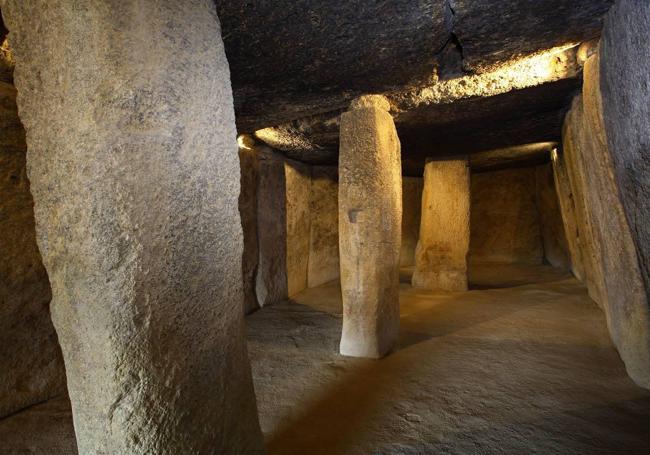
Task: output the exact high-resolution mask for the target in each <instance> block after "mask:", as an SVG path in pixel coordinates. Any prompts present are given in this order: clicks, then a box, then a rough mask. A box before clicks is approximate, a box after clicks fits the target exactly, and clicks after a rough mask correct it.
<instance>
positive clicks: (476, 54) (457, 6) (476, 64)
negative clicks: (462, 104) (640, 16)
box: [450, 0, 614, 71]
mask: <svg viewBox="0 0 650 455" xmlns="http://www.w3.org/2000/svg"><path fill="white" fill-rule="evenodd" d="M613 3H614V1H613V0H450V5H451V8H452V10H453V12H454V14H453V30H454V34H455V36H456V37H457V39H458V42H459V43H460V46H461V48H462V50H463V66H464V69H466V70H468V71H485V70H486V69H488V68H489V66H490V65H492V64H495V63H498V62H502V61H504V60H508V59H510V58H512V57H516V56H522V55H527V54H530V53H533V52H536V51H538V50H540V49H548V48H552V47H555V46H561V45H565V44H567V43H580V42H583V41H588V40H590V39H593V38H596V37H598V36H600V31H601V29H602V26H603V16H604V15H605V13H606V12H607V11H608V10H609V8H610V7H611V5H612V4H613Z"/></svg>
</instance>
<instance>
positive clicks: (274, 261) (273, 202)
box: [255, 148, 289, 307]
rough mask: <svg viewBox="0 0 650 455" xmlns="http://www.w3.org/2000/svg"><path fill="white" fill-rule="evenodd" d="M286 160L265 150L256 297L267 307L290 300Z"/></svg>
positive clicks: (261, 160)
mask: <svg viewBox="0 0 650 455" xmlns="http://www.w3.org/2000/svg"><path fill="white" fill-rule="evenodd" d="M284 166H285V159H284V157H282V156H279V155H278V154H276V153H274V152H273V151H272V150H270V149H268V148H265V149H264V150H262V151H261V153H260V173H259V184H258V188H259V190H258V195H257V223H258V225H257V237H258V246H259V261H258V268H257V274H256V276H255V294H256V295H257V302H258V304H259V305H260V306H261V307H263V306H266V305H272V304H274V303H278V302H282V301H283V300H285V299H286V298H287V297H288V296H289V288H288V281H287V278H288V277H287V208H286V180H285V169H284Z"/></svg>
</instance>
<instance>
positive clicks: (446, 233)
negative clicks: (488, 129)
mask: <svg viewBox="0 0 650 455" xmlns="http://www.w3.org/2000/svg"><path fill="white" fill-rule="evenodd" d="M469 189H470V185H469V166H468V162H467V158H462V159H454V160H440V161H436V160H427V163H426V165H425V167H424V190H423V192H422V215H421V222H420V239H419V241H418V245H417V248H416V250H415V272H414V273H413V286H414V287H419V288H426V289H431V290H443V291H466V290H467V288H468V285H467V254H468V252H469V234H470V226H469V217H470V192H469Z"/></svg>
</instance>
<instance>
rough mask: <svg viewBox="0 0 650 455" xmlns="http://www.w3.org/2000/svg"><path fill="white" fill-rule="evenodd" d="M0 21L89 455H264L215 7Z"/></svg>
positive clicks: (6, 10) (188, 5)
mask: <svg viewBox="0 0 650 455" xmlns="http://www.w3.org/2000/svg"><path fill="white" fill-rule="evenodd" d="M2 12H3V15H4V16H5V20H6V24H7V26H8V28H9V29H10V33H11V35H10V36H11V39H12V42H13V44H14V46H15V56H16V73H15V81H16V86H17V89H18V104H19V108H20V109H19V111H20V114H21V118H22V120H23V123H24V125H25V128H26V131H27V145H28V156H27V163H28V174H29V177H30V180H31V190H32V193H33V195H34V202H35V218H36V227H37V239H38V244H39V247H40V250H41V253H42V255H43V260H44V264H45V267H46V269H47V271H48V274H49V278H50V282H51V284H52V295H53V300H52V318H53V320H54V325H55V327H56V330H57V333H58V336H59V340H60V342H61V347H62V350H63V355H64V358H65V366H66V373H67V378H68V389H69V392H70V398H71V401H72V409H73V416H74V424H75V432H76V436H77V441H78V447H79V452H80V453H83V454H106V453H111V454H151V453H156V454H180V453H187V454H189V453H201V454H210V453H233V454H235V453H238V454H250V453H262V452H263V446H262V438H261V432H260V428H259V424H258V421H257V414H256V405H255V397H254V394H253V387H252V380H251V373H250V367H249V363H248V356H247V351H246V343H245V338H244V319H243V311H242V305H243V293H242V249H243V247H242V227H241V224H240V218H239V213H238V207H237V198H238V195H239V189H240V182H239V178H240V171H239V163H238V157H237V143H236V132H235V117H234V109H233V100H232V92H231V88H230V76H229V70H228V63H227V61H226V57H225V53H224V50H223V44H222V41H221V37H220V29H219V21H218V18H217V14H216V10H215V5H214V2H212V1H211V0H178V1H173V2H160V1H157V0H141V1H138V2H124V1H116V0H108V1H107V0H102V1H98V0H89V1H85V2H78V1H76V0H52V1H49V2H47V5H45V4H44V2H42V1H40V0H6V1H5V2H4V3H3V10H2ZM172 57H173V58H172Z"/></svg>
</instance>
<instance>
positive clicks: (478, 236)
mask: <svg viewBox="0 0 650 455" xmlns="http://www.w3.org/2000/svg"><path fill="white" fill-rule="evenodd" d="M471 185H472V186H471V194H472V204H471V240H470V262H476V263H485V262H499V263H519V264H541V263H542V260H543V255H544V249H543V246H542V235H541V230H540V223H539V213H538V210H537V201H536V188H535V168H534V167H528V168H520V169H507V170H501V171H495V172H484V173H473V174H472V183H471Z"/></svg>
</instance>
